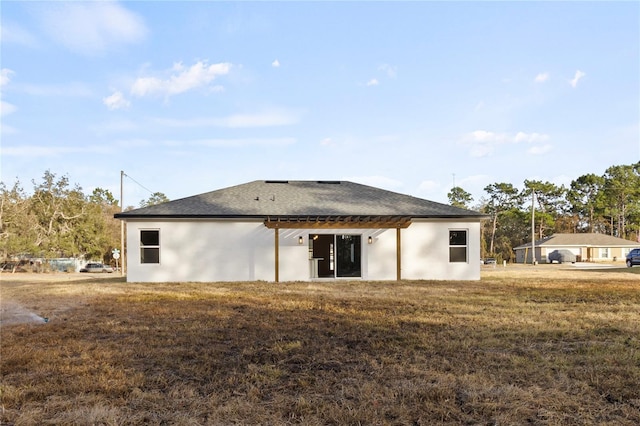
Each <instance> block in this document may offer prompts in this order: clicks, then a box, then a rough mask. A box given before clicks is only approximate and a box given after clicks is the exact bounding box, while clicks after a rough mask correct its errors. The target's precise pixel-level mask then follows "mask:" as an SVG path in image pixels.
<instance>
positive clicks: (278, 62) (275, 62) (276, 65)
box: [271, 59, 280, 68]
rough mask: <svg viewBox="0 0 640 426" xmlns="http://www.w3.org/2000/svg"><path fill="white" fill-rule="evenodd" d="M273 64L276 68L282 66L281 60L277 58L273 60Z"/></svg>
mask: <svg viewBox="0 0 640 426" xmlns="http://www.w3.org/2000/svg"><path fill="white" fill-rule="evenodd" d="M271 66H272V67H274V68H278V67H279V66H280V61H279V60H277V59H276V60H275V61H273V62H271Z"/></svg>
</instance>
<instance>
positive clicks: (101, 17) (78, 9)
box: [37, 1, 148, 55]
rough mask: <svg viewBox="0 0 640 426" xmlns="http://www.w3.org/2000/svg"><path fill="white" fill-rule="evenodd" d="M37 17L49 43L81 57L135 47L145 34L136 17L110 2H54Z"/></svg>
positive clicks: (40, 10) (142, 23) (146, 31)
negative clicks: (50, 41) (123, 47)
mask: <svg viewBox="0 0 640 426" xmlns="http://www.w3.org/2000/svg"><path fill="white" fill-rule="evenodd" d="M37 13H38V17H39V19H40V22H41V24H42V27H43V29H44V31H45V32H46V33H47V34H48V35H49V37H50V38H51V39H52V40H54V41H55V42H57V43H59V44H61V45H63V46H65V47H66V48H68V49H69V50H72V51H74V52H78V53H81V54H87V55H96V54H101V53H103V52H104V51H107V50H109V49H111V48H112V47H113V46H119V45H123V44H134V43H139V42H141V41H143V40H144V39H145V38H146V36H147V33H148V30H147V28H146V25H145V23H144V20H143V19H142V18H141V17H140V16H139V15H137V14H135V13H133V12H132V11H130V10H128V9H127V8H125V7H123V6H122V5H121V4H119V3H117V2H114V1H92V2H65V3H62V2H60V3H58V2H55V3H50V4H49V7H46V8H38V9H37Z"/></svg>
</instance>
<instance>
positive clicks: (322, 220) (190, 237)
mask: <svg viewBox="0 0 640 426" xmlns="http://www.w3.org/2000/svg"><path fill="white" fill-rule="evenodd" d="M115 217H116V218H118V219H121V220H124V221H125V222H126V229H127V231H126V243H127V253H126V261H127V281H130V282H180V281H195V282H211V281H254V280H264V281H273V282H278V281H312V280H336V279H363V280H400V279H431V280H478V279H479V278H480V263H479V259H480V220H481V219H484V218H485V216H484V215H482V214H480V213H478V212H475V211H470V210H466V209H462V208H457V207H452V206H449V205H446V204H440V203H436V202H433V201H428V200H424V199H420V198H415V197H412V196H409V195H403V194H399V193H395V192H391V191H386V190H382V189H379V188H374V187H371V186H366V185H361V184H357V183H352V182H345V181H275V180H271V181H269V180H267V181H254V182H249V183H246V184H242V185H237V186H232V187H229V188H224V189H220V190H217V191H212V192H207V193H204V194H200V195H195V196H192V197H187V198H183V199H179V200H174V201H169V202H166V203H163V204H158V205H154V206H149V207H145V208H141V209H137V210H131V211H127V212H122V213H118V214H116V215H115Z"/></svg>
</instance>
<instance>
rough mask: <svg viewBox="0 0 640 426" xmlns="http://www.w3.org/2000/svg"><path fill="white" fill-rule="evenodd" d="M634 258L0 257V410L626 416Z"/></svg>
mask: <svg viewBox="0 0 640 426" xmlns="http://www.w3.org/2000/svg"><path fill="white" fill-rule="evenodd" d="M638 272H640V268H632V269H631V270H627V269H611V270H609V271H606V272H605V271H596V270H578V269H576V268H574V269H570V268H564V269H563V268H561V267H559V266H558V265H555V266H554V265H549V266H546V265H545V266H543V265H540V266H538V267H535V268H534V267H530V266H529V267H509V268H506V269H503V268H501V267H498V268H495V269H486V270H483V272H482V280H481V281H480V282H418V281H403V282H386V283H369V282H361V281H358V282H354V281H351V282H343V281H339V282H331V283H281V284H273V283H236V284H231V283H211V284H194V283H181V284H127V283H125V282H124V281H123V279H122V278H120V277H118V276H93V277H92V276H86V275H84V274H82V275H80V274H69V275H67V274H57V275H22V274H20V276H18V275H19V274H15V275H11V274H3V275H2V276H0V279H1V281H0V290H1V297H2V317H1V319H2V323H1V327H2V328H1V334H0V337H1V340H0V345H1V352H0V355H1V361H0V368H1V375H2V376H1V381H0V398H1V401H0V404H1V406H0V423H1V424H3V425H7V424H15V425H21V424H26V425H36V424H38V425H39V424H78V425H89V424H96V425H127V424H167V425H200V424H201V425H205V424H211V425H218V424H220V425H223V424H224V425H227V424H270V425H280V424H305V425H383V424H385V425H386V424H388V425H425V424H452V425H453V424H455V425H458V424H473V425H476V424H527V423H528V424H534V425H535V424H538V425H585V424H607V425H613V424H616V425H637V424H640V274H638ZM43 318H47V320H48V322H45V320H44V319H43Z"/></svg>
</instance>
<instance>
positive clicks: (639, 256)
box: [626, 248, 640, 268]
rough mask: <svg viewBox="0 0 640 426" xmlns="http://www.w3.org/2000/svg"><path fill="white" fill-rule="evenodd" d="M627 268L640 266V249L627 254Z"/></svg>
mask: <svg viewBox="0 0 640 426" xmlns="http://www.w3.org/2000/svg"><path fill="white" fill-rule="evenodd" d="M626 260H627V266H628V267H629V268H631V267H632V266H633V265H640V248H635V249H633V250H631V251H630V252H629V254H627V259H626Z"/></svg>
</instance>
